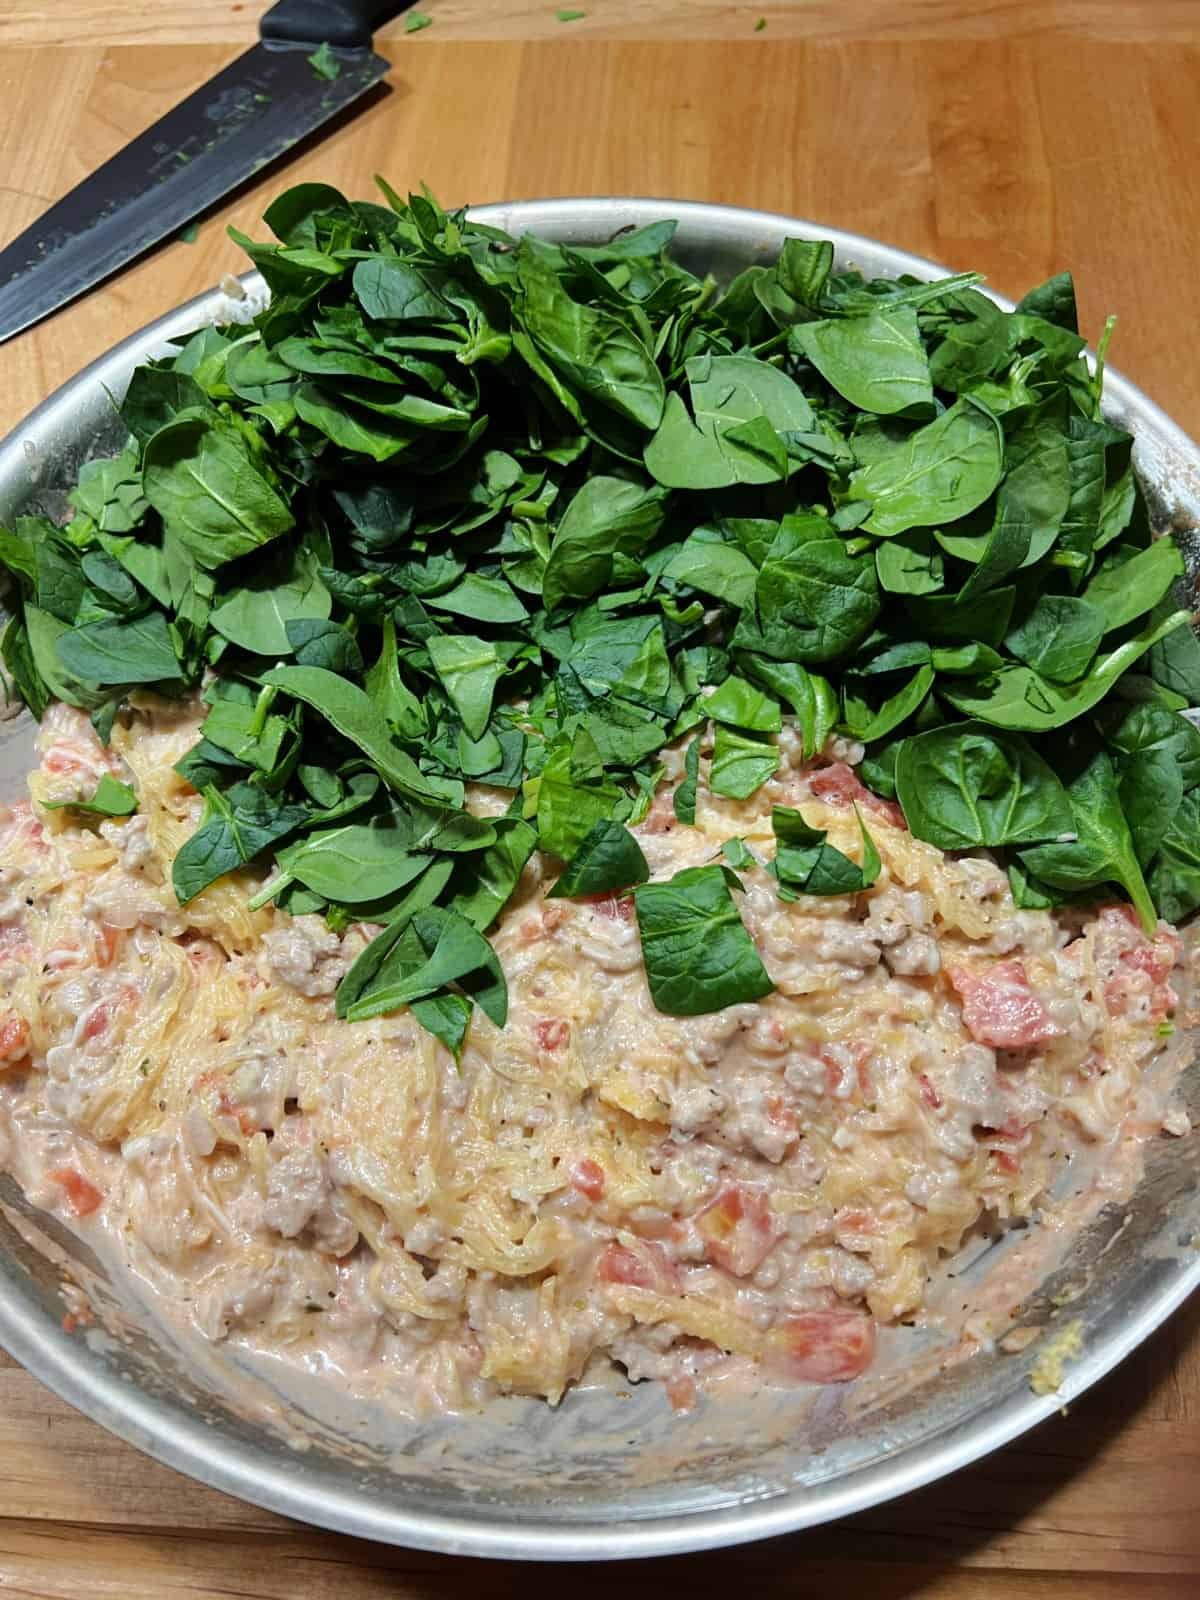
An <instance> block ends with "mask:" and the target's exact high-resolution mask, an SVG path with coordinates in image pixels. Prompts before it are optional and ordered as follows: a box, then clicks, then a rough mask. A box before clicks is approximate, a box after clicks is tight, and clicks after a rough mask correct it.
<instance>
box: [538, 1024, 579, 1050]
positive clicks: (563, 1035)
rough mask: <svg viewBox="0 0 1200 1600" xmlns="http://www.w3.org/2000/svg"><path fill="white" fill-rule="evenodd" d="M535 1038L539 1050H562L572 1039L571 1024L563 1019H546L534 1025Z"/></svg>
mask: <svg viewBox="0 0 1200 1600" xmlns="http://www.w3.org/2000/svg"><path fill="white" fill-rule="evenodd" d="M533 1036H534V1038H535V1039H536V1040H537V1045H538V1049H539V1050H561V1049H562V1047H563V1045H565V1044H566V1042H567V1040H568V1039H569V1038H570V1037H571V1024H570V1023H569V1022H564V1021H563V1020H562V1019H561V1017H546V1018H544V1019H543V1020H542V1021H541V1022H536V1023H534V1027H533Z"/></svg>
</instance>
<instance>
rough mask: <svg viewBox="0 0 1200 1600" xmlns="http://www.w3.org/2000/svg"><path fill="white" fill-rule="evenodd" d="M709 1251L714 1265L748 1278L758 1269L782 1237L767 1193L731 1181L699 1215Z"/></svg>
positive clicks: (698, 1219)
mask: <svg viewBox="0 0 1200 1600" xmlns="http://www.w3.org/2000/svg"><path fill="white" fill-rule="evenodd" d="M696 1228H697V1231H698V1232H699V1234H700V1237H701V1238H702V1239H703V1240H704V1246H705V1254H706V1255H707V1257H708V1259H709V1260H710V1261H711V1262H712V1263H713V1264H714V1266H718V1267H721V1268H723V1269H724V1271H726V1272H730V1273H732V1274H733V1276H734V1277H735V1278H748V1277H749V1276H750V1274H751V1273H752V1272H757V1270H758V1268H759V1267H760V1266H761V1265H762V1264H763V1262H764V1261H765V1260H766V1258H767V1257H768V1256H769V1255H770V1253H771V1251H772V1249H773V1248H774V1245H775V1241H776V1240H777V1239H778V1237H779V1229H778V1226H777V1224H776V1222H775V1218H774V1215H773V1213H772V1211H771V1207H770V1205H769V1203H768V1201H767V1197H766V1195H764V1194H763V1192H762V1191H761V1190H760V1189H752V1188H750V1187H749V1185H747V1184H731V1185H730V1186H729V1188H727V1189H723V1190H722V1191H721V1193H720V1194H719V1195H718V1196H717V1197H716V1199H715V1200H710V1201H709V1203H708V1205H706V1206H705V1207H704V1208H703V1210H701V1211H699V1212H697V1214H696Z"/></svg>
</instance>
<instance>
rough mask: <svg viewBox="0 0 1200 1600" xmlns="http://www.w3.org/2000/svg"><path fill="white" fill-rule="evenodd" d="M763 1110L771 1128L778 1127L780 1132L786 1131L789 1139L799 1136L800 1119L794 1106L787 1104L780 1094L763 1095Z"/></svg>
mask: <svg viewBox="0 0 1200 1600" xmlns="http://www.w3.org/2000/svg"><path fill="white" fill-rule="evenodd" d="M763 1110H764V1111H765V1112H766V1114H767V1121H768V1122H769V1123H770V1124H771V1126H772V1127H773V1128H778V1129H779V1131H780V1133H786V1134H787V1136H788V1138H789V1139H794V1138H798V1137H799V1134H800V1119H799V1117H798V1116H797V1114H796V1108H795V1106H793V1105H789V1103H788V1102H787V1101H786V1100H785V1099H784V1097H783V1096H782V1095H781V1094H768V1095H764V1096H763Z"/></svg>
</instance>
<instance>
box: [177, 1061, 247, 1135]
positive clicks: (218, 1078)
mask: <svg viewBox="0 0 1200 1600" xmlns="http://www.w3.org/2000/svg"><path fill="white" fill-rule="evenodd" d="M192 1088H193V1089H194V1090H195V1091H196V1092H197V1093H203V1091H204V1090H205V1089H215V1090H216V1092H217V1093H216V1099H217V1115H218V1116H222V1117H232V1118H233V1120H234V1122H236V1123H237V1125H238V1127H239V1128H240V1129H241V1130H242V1132H243V1133H244V1134H245V1136H246V1138H247V1139H249V1138H250V1137H251V1136H252V1135H253V1134H256V1133H257V1132H258V1124H257V1123H256V1122H255V1120H254V1118H253V1117H252V1116H251V1115H250V1113H249V1111H247V1109H246V1107H245V1106H240V1105H238V1103H237V1102H236V1101H235V1100H231V1099H230V1098H229V1083H228V1080H227V1079H226V1078H225V1077H224V1075H223V1074H222V1073H220V1072H202V1073H201V1074H200V1076H199V1077H198V1078H196V1079H195V1080H194V1082H193V1084H192Z"/></svg>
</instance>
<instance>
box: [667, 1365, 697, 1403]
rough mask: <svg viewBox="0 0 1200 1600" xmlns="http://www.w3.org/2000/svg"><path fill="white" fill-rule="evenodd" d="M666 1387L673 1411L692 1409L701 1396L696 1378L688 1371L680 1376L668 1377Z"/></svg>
mask: <svg viewBox="0 0 1200 1600" xmlns="http://www.w3.org/2000/svg"><path fill="white" fill-rule="evenodd" d="M666 1389H667V1399H668V1400H669V1401H670V1402H671V1410H672V1411H691V1410H693V1409H694V1407H695V1405H696V1402H697V1401H698V1400H699V1398H700V1391H699V1390H698V1389H697V1388H696V1380H695V1378H689V1377H688V1376H687V1374H686V1373H684V1374H683V1375H682V1376H681V1377H678V1378H668V1379H667V1383H666Z"/></svg>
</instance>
